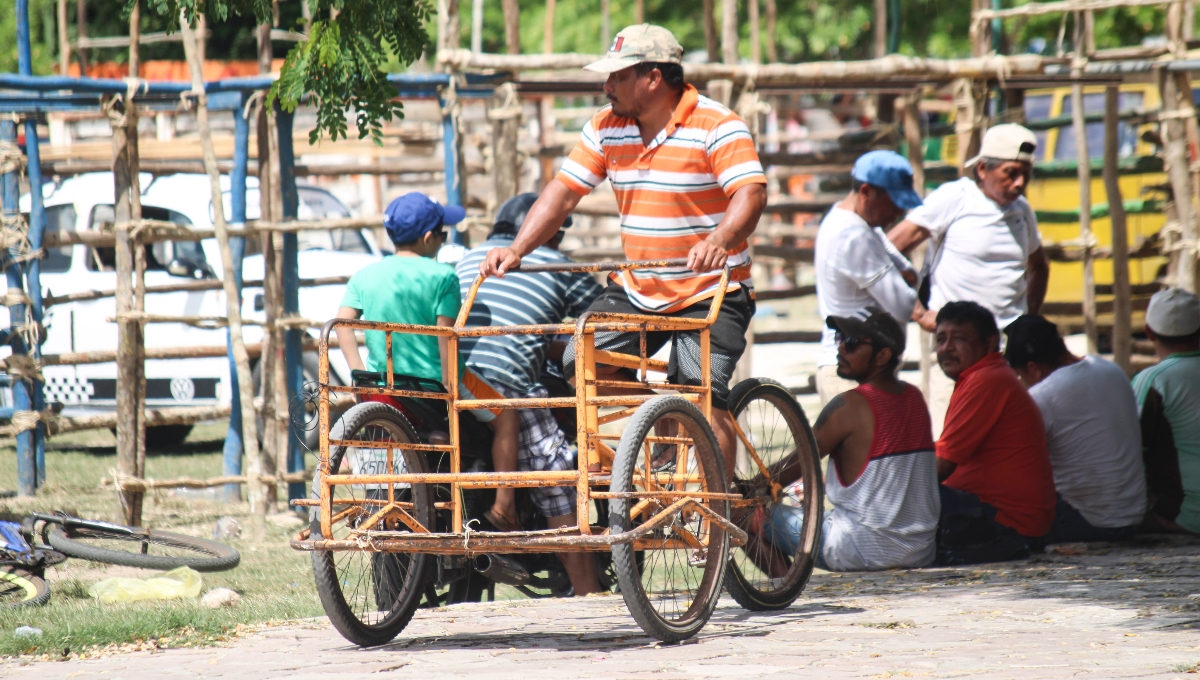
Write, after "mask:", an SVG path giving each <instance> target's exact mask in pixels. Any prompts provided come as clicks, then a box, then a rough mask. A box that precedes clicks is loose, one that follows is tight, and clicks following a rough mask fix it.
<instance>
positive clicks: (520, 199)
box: [456, 193, 603, 595]
mask: <svg viewBox="0 0 1200 680" xmlns="http://www.w3.org/2000/svg"><path fill="white" fill-rule="evenodd" d="M536 200H537V194H534V193H526V194H521V195H519V196H515V197H513V198H511V199H509V200H508V201H506V202H505V203H504V205H502V206H501V207H500V211H499V212H498V213H497V214H496V222H495V224H494V225H493V226H492V233H491V234H490V235H489V236H488V239H487V240H486V241H484V242H483V243H482V244H481V245H479V246H478V247H476V248H473V249H472V250H470V251H469V252H467V254H466V255H465V256H463V259H462V260H461V261H459V263H458V265H457V266H456V271H457V273H458V281H459V285H460V287H461V289H462V295H463V297H464V298H465V297H466V295H467V293H468V291H470V289H471V285H472V284H474V283H475V278H476V277H477V276H478V275H479V263H480V262H482V261H483V259H484V258H485V257H486V256H487V253H488V251H490V250H491V249H493V248H507V247H509V246H511V245H512V240H513V238H514V237H515V236H516V235H517V231H518V230H520V228H521V223H522V222H523V221H524V220H525V215H526V213H528V212H529V208H530V207H531V206H532V205H533V204H534V202H535V201H536ZM569 226H571V217H570V216H567V219H566V220H565V221H564V222H563V225H562V227H561V229H560V230H559V232H558V234H557V235H555V236H554V237H553V238H551V239H550V241H548V242H547V243H546V245H544V246H542V247H540V248H537V249H536V250H534V251H533V252H531V253H529V254H528V255H526V256H525V257H524V258H522V260H521V262H522V264H531V265H532V264H550V263H564V262H570V261H571V260H570V259H569V258H567V256H565V255H563V254H562V253H560V252H558V244H559V242H560V241H561V240H562V236H563V232H562V229H566V228H567V227H569ZM602 291H603V288H602V287H601V286H600V284H599V283H597V282H596V280H595V279H594V278H592V276H591V275H590V274H586V273H582V272H575V273H569V272H564V273H554V274H551V273H544V274H523V273H520V272H515V273H511V274H509V275H507V276H505V277H504V278H502V279H501V278H490V279H488V280H487V281H485V282H484V283H483V285H482V286H480V288H479V293H478V294H477V295H476V297H475V304H474V305H473V306H472V307H471V315H470V316H469V317H468V319H467V325H469V326H515V325H527V324H528V325H532V324H556V323H561V322H562V321H563V319H566V318H572V317H578V316H579V315H581V314H583V313H584V312H585V311H587V308H588V306H589V305H590V304H591V303H592V301H594V300H595V299H596V298H597V297H599V296H600V293H601V292H602ZM550 340H551V336H545V335H495V336H489V337H479V338H462V339H461V340H460V341H459V352H460V353H461V354H462V355H463V356H465V357H466V362H467V366H468V367H469V368H470V369H471V370H472V371H475V372H476V373H477V374H479V375H480V376H482V377H483V378H484V379H485V380H487V381H488V383H489V384H491V385H492V386H493V387H494V388H495V389H496V391H498V392H500V393H501V394H503V395H504V396H505V397H508V398H526V397H529V398H538V397H542V398H544V397H548V396H550V395H549V392H548V391H547V390H546V387H545V386H544V385H542V383H541V374H542V369H543V367H544V366H545V365H546V358H547V354H548V353H551V352H550V349H551V348H550V344H551V343H550ZM559 352H561V348H559ZM558 358H559V357H552V361H554V362H557V361H558ZM520 419H521V430H520V434H519V435H518V454H517V468H518V469H520V470H533V471H539V472H541V471H548V470H574V469H575V453H574V451H573V450H572V448H571V444H570V439H569V438H568V437H567V435H566V434H564V433H563V431H562V429H561V428H560V427H559V426H558V423H557V422H556V421H555V420H554V416H553V414H552V413H551V412H550V410H549V409H522V410H521V411H520ZM530 492H531V494H532V496H533V500H534V503H535V504H536V505H537V507H538V510H539V511H540V512H541V513H542V515H544V516H545V517H546V521H547V523H548V524H549V525H550V527H552V528H557V527H562V526H573V525H574V524H575V523H576V516H575V490H574V489H573V488H571V487H561V486H559V487H538V488H534V489H530ZM493 510H494V509H493ZM506 510H507V512H505V513H504V515H505V516H502V517H497V518H496V519H497V520H499V522H498V523H499V524H503V525H505V526H497V527H496V528H497V529H500V530H518V529H520V523H519V521H518V519H517V517H516V508H515V507H512V508H507V509H506ZM493 514H496V513H495V512H493ZM488 519H489V521H492V518H491V517H489V518H488ZM493 523H494V524H495V523H497V522H493ZM559 559H561V560H562V562H563V566H565V567H566V569H567V574H568V575H569V576H570V577H571V584H572V585H573V586H574V587H575V594H576V595H585V594H587V593H590V592H594V591H596V590H599V584H598V583H597V581H596V572H595V563H594V561H593V560H592V558H591V555H589V554H587V553H562V554H560V555H559Z"/></svg>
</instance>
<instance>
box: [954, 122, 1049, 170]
mask: <svg viewBox="0 0 1200 680" xmlns="http://www.w3.org/2000/svg"><path fill="white" fill-rule="evenodd" d="M1037 145H1038V140H1037V135H1035V134H1033V132H1032V131H1031V130H1030V129H1029V128H1026V127H1023V126H1020V125H1017V124H1016V123H1005V124H1003V125H997V126H996V127H993V128H989V129H988V131H987V132H986V133H984V135H983V143H982V144H980V145H979V155H977V156H975V157H974V158H972V159H971V160H969V161H967V162H966V163H965V164H964V165H963V167H965V168H969V167H971V166H973V165H975V164H976V163H978V162H979V159H981V158H995V159H996V160H1001V161H1021V162H1023V163H1032V162H1033V161H1034V157H1033V156H1034V152H1036V151H1037Z"/></svg>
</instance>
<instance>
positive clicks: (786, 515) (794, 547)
mask: <svg viewBox="0 0 1200 680" xmlns="http://www.w3.org/2000/svg"><path fill="white" fill-rule="evenodd" d="M828 528H829V517H828V516H826V517H825V526H822V527H821V533H820V534H819V535H818V536H817V545H816V549H815V550H814V551H813V553H814V557H815V558H816V559H815V561H814V564H816V566H817V568H818V569H824V570H826V571H829V566H828V565H827V564H826V563H825V557H824V555H822V554H821V548H822V547H823V544H824V540H823V539H824V538H825V532H826V531H827V530H828ZM803 533H804V510H802V509H801V508H798V507H796V506H794V505H784V504H783V503H776V504H775V507H773V508H771V514H770V515H769V516H768V517H767V522H766V523H765V524H763V530H762V536H763V538H765V539H766V540H767V542H768V543H770V544H771V545H773V546H775V547H776V548H777V549H778V550H779V551H780V552H782V553H783V554H785V555H788V556H789V557H791V556H795V554H796V551H798V550H799V549H800V537H801V536H802V535H803Z"/></svg>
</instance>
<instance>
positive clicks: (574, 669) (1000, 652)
mask: <svg viewBox="0 0 1200 680" xmlns="http://www.w3.org/2000/svg"><path fill="white" fill-rule="evenodd" d="M1198 632H1200V544H1193V545H1189V544H1187V542H1180V541H1165V540H1147V541H1143V542H1142V544H1141V545H1137V546H1127V547H1120V548H1116V547H1107V548H1105V547H1096V546H1093V547H1092V549H1091V550H1089V551H1088V552H1087V553H1086V554H1083V555H1061V554H1052V555H1045V556H1039V557H1037V558H1035V559H1034V560H1031V561H1026V562H1017V563H1009V564H1005V565H987V566H984V567H978V568H960V569H927V570H918V571H905V572H900V571H897V572H884V573H878V574H843V575H836V574H822V573H819V574H817V575H815V576H814V577H813V580H812V582H811V583H810V586H809V588H808V590H807V591H806V592H805V594H804V595H802V596H801V598H800V600H798V601H797V603H796V604H795V605H793V606H792V607H791V608H790V609H787V610H785V611H782V612H777V613H769V614H754V613H749V612H745V611H743V610H741V609H740V608H738V606H737V605H736V604H735V603H734V602H733V601H732V600H730V599H728V598H725V599H723V600H722V601H721V605H720V607H719V608H718V610H717V612H716V613H715V614H714V616H713V618H712V620H711V621H710V623H709V625H708V626H707V627H706V628H705V629H704V631H703V632H702V633H701V634H700V635H699V636H698V637H697V638H696V639H695V640H693V641H689V643H685V644H682V645H673V646H663V645H658V644H655V642H654V641H653V640H651V639H649V638H647V637H646V636H644V635H643V634H642V632H641V630H640V629H639V628H638V627H637V626H636V624H634V622H633V621H632V619H631V618H630V617H629V616H628V614H627V613H626V611H625V607H624V604H623V602H622V600H621V598H620V597H619V596H609V597H596V598H583V599H577V600H570V601H563V600H558V601H549V600H540V601H534V600H516V601H510V602H497V603H482V604H475V605H460V606H453V607H447V608H443V609H440V610H437V611H421V612H418V613H417V616H416V618H415V619H414V621H413V623H412V624H411V625H410V626H409V628H408V629H407V630H405V631H404V633H403V634H401V636H400V637H399V638H397V639H396V641H395V642H394V643H392V644H390V645H388V646H385V647H381V648H376V649H371V650H360V649H357V648H354V647H352V646H349V645H347V644H346V643H345V641H344V640H342V638H341V637H339V636H338V634H337V633H336V632H335V631H334V630H333V629H332V628H331V627H330V626H329V624H328V622H326V621H325V620H323V619H317V620H311V621H304V622H301V623H298V624H295V625H288V626H282V627H275V628H266V629H264V630H262V631H261V632H260V633H258V634H255V635H251V636H249V637H245V638H242V639H239V640H237V641H236V642H233V643H231V644H229V645H227V646H223V647H209V648H201V649H177V650H167V651H159V652H153V653H151V652H138V653H133V654H127V655H122V656H111V657H107V658H100V659H92V660H73V661H65V662H34V663H28V662H25V663H24V664H23V663H22V662H18V661H10V662H4V663H0V677H8V678H35V677H36V678H39V679H40V678H94V677H100V676H107V677H120V678H138V677H140V678H239V679H240V678H285V677H286V678H318V677H328V676H331V675H334V676H337V677H339V678H341V677H345V678H357V677H367V676H371V677H379V676H378V675H375V674H378V673H385V674H392V675H394V676H396V677H417V678H422V679H423V680H424V679H426V678H429V679H432V678H443V677H446V678H450V677H474V678H488V679H489V680H493V679H495V680H500V679H507V678H518V679H520V680H533V679H534V678H555V679H557V680H565V679H566V678H576V677H597V678H664V679H666V678H687V679H691V678H717V677H734V678H755V677H765V676H773V675H779V676H780V677H786V674H788V673H796V672H799V673H800V674H802V675H804V676H807V677H820V678H822V679H825V678H895V677H933V678H946V677H954V678H1187V677H1191V674H1190V673H1189V671H1191V670H1192V669H1194V668H1195V665H1196V664H1197V662H1200V636H1198V635H1197V633H1198Z"/></svg>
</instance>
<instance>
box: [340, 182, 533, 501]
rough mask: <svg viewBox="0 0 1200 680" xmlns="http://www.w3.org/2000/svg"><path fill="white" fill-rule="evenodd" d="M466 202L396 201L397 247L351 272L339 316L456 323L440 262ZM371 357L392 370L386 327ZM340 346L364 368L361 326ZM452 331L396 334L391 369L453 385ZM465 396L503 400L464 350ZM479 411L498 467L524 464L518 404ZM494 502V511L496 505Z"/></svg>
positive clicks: (447, 274) (461, 389) (382, 369)
mask: <svg viewBox="0 0 1200 680" xmlns="http://www.w3.org/2000/svg"><path fill="white" fill-rule="evenodd" d="M464 216H465V213H464V211H463V209H462V208H461V207H459V206H455V205H448V206H443V205H441V204H439V203H438V202H437V201H435V200H433V199H432V198H429V197H428V196H426V195H425V194H422V193H417V192H412V193H409V194H405V195H403V196H401V197H400V198H397V199H396V200H394V201H392V203H391V204H390V205H388V207H387V211H386V213H385V215H384V220H383V226H384V228H385V229H386V230H387V233H388V236H389V237H390V238H391V239H392V242H393V243H394V244H395V245H396V254H395V255H391V256H388V257H385V258H383V259H382V260H380V261H379V262H376V263H374V264H371V265H368V266H366V267H364V268H363V269H361V270H359V272H358V273H357V274H355V275H354V276H352V277H350V281H349V283H347V284H346V295H345V297H344V298H342V304H341V307H340V308H339V309H338V318H342V319H358V318H362V319H364V320H366V321H383V322H386V323H407V324H419V325H422V326H453V325H454V319H455V317H457V316H458V311H459V309H460V308H461V307H462V298H461V297H460V295H459V291H458V277H457V276H456V275H455V274H454V269H453V268H451V267H450V266H449V265H444V264H441V263H438V262H434V261H433V259H432V258H433V257H434V255H436V254H437V251H438V248H440V247H441V245H442V243H443V242H444V241H445V239H446V231H445V225H447V224H457V223H458V222H461V221H462V219H463V217H464ZM366 336H367V361H368V363H369V364H370V366H371V370H372V371H376V372H378V373H383V374H386V372H387V345H386V342H387V340H386V338H385V336H386V333H383V332H382V331H367V332H366ZM337 338H338V345H339V347H340V349H341V350H342V354H344V355H345V357H346V363H347V364H349V366H350V369H351V370H358V371H361V370H363V369H364V367H363V362H362V357H361V356H360V355H359V353H358V341H357V340H356V339H355V337H354V330H353V329H352V328H347V327H344V326H342V327H339V328H338V329H337ZM447 351H448V343H447V342H446V338H444V337H438V338H434V337H433V336H429V335H415V334H412V333H396V334H394V335H393V336H392V370H393V371H394V373H396V374H400V375H408V376H413V377H417V378H424V379H426V380H437V381H441V382H442V384H444V385H447V384H449V380H448V378H447V375H448V372H447V371H446V367H447V365H448V361H449V359H448V358H447ZM458 376H459V384H458V396H459V398H460V399H503V398H504V397H503V396H502V395H501V394H500V393H498V392H496V390H494V389H493V388H492V387H491V386H490V385H488V383H487V382H486V381H485V380H484V379H483V378H480V377H479V376H478V375H476V374H475V373H473V372H471V371H469V370H467V366H466V363H465V362H464V361H463V357H462V356H461V355H460V356H459V357H458ZM471 413H472V414H474V416H475V417H476V418H478V419H479V420H480V421H482V422H485V423H487V424H488V426H489V427H491V428H492V430H493V431H494V432H495V436H494V437H493V439H492V465H493V467H494V468H495V469H496V471H498V472H510V471H514V470H516V469H517V426H518V419H517V413H516V411H514V410H511V409H508V410H500V409H497V410H494V411H491V410H487V409H475V410H473V411H471ZM513 492H514V490H513V489H503V488H501V489H498V490H497V491H496V504H497V505H498V506H500V508H501V509H503V508H504V507H506V505H505V499H506V497H507V501H508V502H509V503H511V502H512V498H513ZM496 509H497V508H496V506H493V508H492V510H491V511H490V512H492V513H493V514H494V513H495V511H496Z"/></svg>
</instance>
